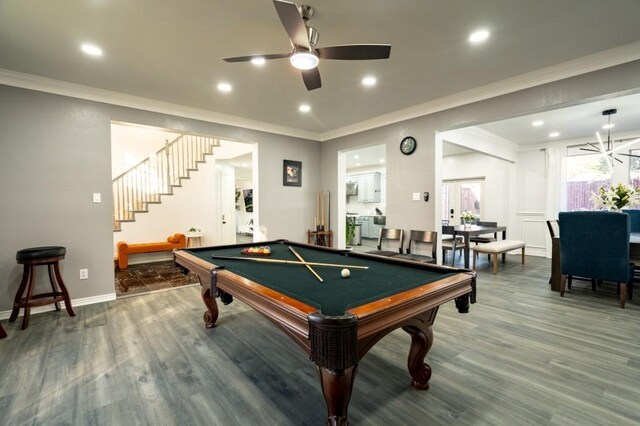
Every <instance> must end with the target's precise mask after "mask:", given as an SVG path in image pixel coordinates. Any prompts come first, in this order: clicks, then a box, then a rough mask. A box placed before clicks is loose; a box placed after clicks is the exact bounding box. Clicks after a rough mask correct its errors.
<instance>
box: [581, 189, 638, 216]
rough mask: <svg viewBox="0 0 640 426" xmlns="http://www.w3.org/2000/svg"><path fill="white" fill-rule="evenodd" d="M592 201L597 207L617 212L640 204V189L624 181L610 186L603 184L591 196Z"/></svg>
mask: <svg viewBox="0 0 640 426" xmlns="http://www.w3.org/2000/svg"><path fill="white" fill-rule="evenodd" d="M591 202H592V203H593V206H594V207H595V208H596V209H600V210H609V211H614V212H617V211H620V210H622V209H623V208H625V207H634V206H637V205H638V204H640V191H638V190H637V189H636V188H633V187H631V186H627V185H625V184H623V183H619V184H618V185H611V186H610V187H609V188H605V187H604V186H601V187H600V188H598V191H597V192H594V193H593V195H592V196H591Z"/></svg>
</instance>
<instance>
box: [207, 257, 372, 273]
mask: <svg viewBox="0 0 640 426" xmlns="http://www.w3.org/2000/svg"><path fill="white" fill-rule="evenodd" d="M211 258H212V259H229V260H249V261H252V262H264V263H288V264H291V265H311V266H329V267H333V268H351V269H369V267H368V266H359V265H340V264H338V263H320V262H298V261H295V260H282V259H259V258H255V257H240V256H218V255H216V254H212V255H211Z"/></svg>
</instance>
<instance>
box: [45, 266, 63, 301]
mask: <svg viewBox="0 0 640 426" xmlns="http://www.w3.org/2000/svg"><path fill="white" fill-rule="evenodd" d="M56 265H57V262H56ZM48 266H49V267H48V268H47V269H48V270H49V282H50V283H51V290H53V297H56V293H58V290H57V289H56V284H55V280H54V278H53V264H51V263H50V264H49V265H48ZM54 305H55V307H56V311H59V310H60V304H59V303H58V302H56V303H54Z"/></svg>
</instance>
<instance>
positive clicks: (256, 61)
mask: <svg viewBox="0 0 640 426" xmlns="http://www.w3.org/2000/svg"><path fill="white" fill-rule="evenodd" d="M265 62H267V61H266V60H265V59H264V58H263V57H262V56H259V57H257V58H253V59H251V63H252V64H253V65H257V66H262V65H264V63H265Z"/></svg>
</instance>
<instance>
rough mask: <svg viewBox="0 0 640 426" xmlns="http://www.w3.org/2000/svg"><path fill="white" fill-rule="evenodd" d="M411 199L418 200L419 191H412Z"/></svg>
mask: <svg viewBox="0 0 640 426" xmlns="http://www.w3.org/2000/svg"><path fill="white" fill-rule="evenodd" d="M413 201H420V193H419V192H414V193H413Z"/></svg>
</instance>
